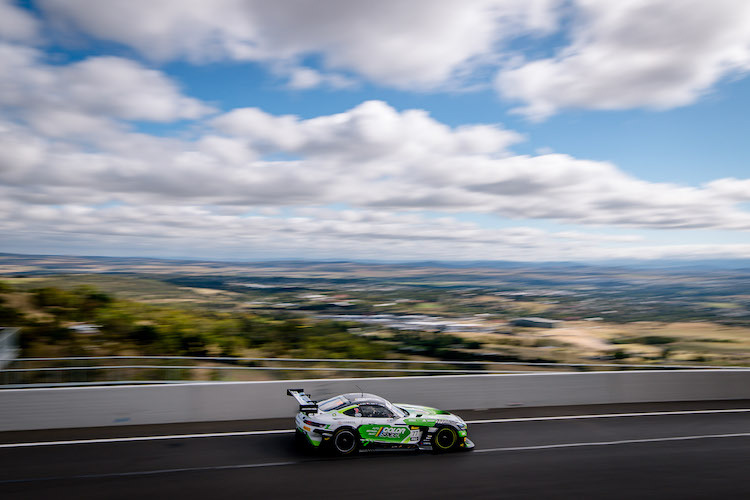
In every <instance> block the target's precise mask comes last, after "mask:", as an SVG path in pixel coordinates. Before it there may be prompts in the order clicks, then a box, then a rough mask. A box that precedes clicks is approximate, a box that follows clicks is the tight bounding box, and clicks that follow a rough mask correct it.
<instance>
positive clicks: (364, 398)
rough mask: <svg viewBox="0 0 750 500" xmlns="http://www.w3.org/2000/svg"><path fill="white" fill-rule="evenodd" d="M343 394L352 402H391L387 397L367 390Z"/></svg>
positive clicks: (385, 403) (386, 403)
mask: <svg viewBox="0 0 750 500" xmlns="http://www.w3.org/2000/svg"><path fill="white" fill-rule="evenodd" d="M341 396H342V397H344V398H346V399H347V400H349V402H351V403H352V404H384V405H388V404H389V403H388V400H386V399H385V398H381V397H380V396H376V395H375V394H370V393H367V392H350V393H347V394H342V395H341Z"/></svg>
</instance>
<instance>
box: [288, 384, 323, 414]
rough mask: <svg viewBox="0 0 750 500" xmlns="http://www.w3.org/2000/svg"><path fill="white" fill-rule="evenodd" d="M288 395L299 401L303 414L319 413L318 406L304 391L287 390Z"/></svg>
mask: <svg viewBox="0 0 750 500" xmlns="http://www.w3.org/2000/svg"><path fill="white" fill-rule="evenodd" d="M286 395H287V396H292V397H293V398H294V399H296V400H297V402H298V403H299V411H301V412H302V413H318V404H317V403H316V402H315V401H313V400H312V399H310V396H308V395H307V394H305V390H304V389H287V390H286Z"/></svg>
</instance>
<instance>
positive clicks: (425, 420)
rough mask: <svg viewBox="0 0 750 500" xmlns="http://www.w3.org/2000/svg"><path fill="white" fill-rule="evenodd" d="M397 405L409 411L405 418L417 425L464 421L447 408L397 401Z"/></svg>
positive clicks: (407, 421) (460, 422)
mask: <svg viewBox="0 0 750 500" xmlns="http://www.w3.org/2000/svg"><path fill="white" fill-rule="evenodd" d="M396 406H398V407H399V408H403V409H404V410H406V411H408V412H409V415H408V416H407V417H406V418H405V419H404V421H405V422H406V423H408V424H415V425H435V424H439V423H440V422H441V421H445V422H451V423H456V424H462V423H464V421H463V420H462V419H461V417H459V416H458V415H454V414H452V413H451V412H448V411H445V410H439V409H437V408H432V407H430V406H420V405H412V404H401V403H397V404H396Z"/></svg>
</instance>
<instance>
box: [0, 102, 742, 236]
mask: <svg viewBox="0 0 750 500" xmlns="http://www.w3.org/2000/svg"><path fill="white" fill-rule="evenodd" d="M210 126H213V127H214V130H210V129H209V130H208V131H207V132H206V134H205V135H203V136H201V137H198V138H197V139H195V140H177V139H173V138H171V139H170V138H159V137H150V136H146V135H143V134H137V133H133V132H130V131H128V130H127V129H117V128H114V129H111V130H110V131H109V132H108V134H105V135H104V136H102V137H101V138H100V140H99V141H98V142H97V143H96V147H97V149H96V150H94V151H92V150H91V149H90V148H89V147H80V146H76V144H75V143H71V142H66V141H62V140H60V139H58V138H56V136H48V137H43V136H41V135H39V133H37V132H34V131H33V130H31V129H29V128H28V127H24V126H22V125H18V124H15V125H14V124H12V123H7V122H6V123H4V124H3V123H0V144H2V145H4V146H5V148H4V150H3V153H2V155H0V183H5V184H8V185H14V186H18V187H17V188H16V189H14V190H13V191H11V192H9V193H8V194H7V195H6V196H10V197H12V198H13V199H23V200H26V201H27V202H29V203H46V204H69V203H73V202H75V200H77V199H80V198H81V196H85V193H86V192H90V193H94V194H95V195H96V196H97V197H98V198H102V199H104V200H105V201H106V200H107V199H108V198H109V199H117V200H120V201H122V202H124V203H126V204H133V205H137V204H146V205H148V204H153V203H161V204H164V203H169V204H174V205H185V206H187V205H196V206H208V205H224V206H232V205H234V206H238V207H243V206H244V207H259V206H263V207H282V206H289V207H291V206H309V205H326V204H344V205H348V206H351V207H359V208H371V209H386V210H399V211H403V212H409V211H415V210H437V211H443V212H446V213H451V212H469V211H474V212H483V213H489V214H496V215H498V216H501V217H507V218H513V219H518V220H522V219H549V220H556V221H561V222H565V223H572V224H585V225H614V226H624V227H640V228H654V229H695V228H714V229H727V230H743V231H744V230H749V229H750V212H748V211H747V210H745V209H743V208H742V205H741V203H742V202H744V201H746V200H747V196H748V188H747V182H748V180H737V179H718V180H716V181H714V182H712V183H710V184H708V185H706V186H703V187H692V186H679V185H674V184H667V183H652V182H647V181H643V180H640V179H637V178H635V177H632V176H630V175H628V174H626V173H624V172H622V171H621V170H619V169H618V168H617V167H616V166H615V165H612V164H609V163H606V162H598V161H588V160H581V159H577V158H573V157H571V156H568V155H562V154H547V155H539V156H525V155H514V154H512V153H511V152H510V150H509V149H508V148H509V147H510V146H511V145H512V144H514V143H515V142H517V141H518V140H520V139H521V137H520V136H519V135H518V134H517V133H515V132H512V131H508V130H505V129H503V128H502V127H500V126H498V125H487V124H477V125H471V126H460V127H453V128H452V127H449V126H447V125H445V124H443V123H440V122H439V121H437V120H435V119H434V118H432V117H430V116H429V114H427V113H426V112H424V111H422V110H404V111H397V110H396V109H394V108H392V107H390V106H389V105H387V104H386V103H383V102H379V101H370V102H365V103H362V104H361V105H359V106H356V107H355V108H352V109H350V110H348V111H345V112H342V113H337V114H334V115H326V116H320V117H316V118H311V119H300V118H298V117H295V116H288V115H287V116H275V115H271V114H268V113H265V112H263V111H261V110H259V109H256V108H245V109H236V110H233V111H231V112H229V113H226V114H223V115H220V116H218V117H216V118H214V119H212V121H211V122H210Z"/></svg>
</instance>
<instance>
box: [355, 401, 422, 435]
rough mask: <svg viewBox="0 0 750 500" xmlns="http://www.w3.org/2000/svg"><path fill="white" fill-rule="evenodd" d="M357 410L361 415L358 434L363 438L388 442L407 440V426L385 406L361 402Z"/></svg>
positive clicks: (408, 433)
mask: <svg viewBox="0 0 750 500" xmlns="http://www.w3.org/2000/svg"><path fill="white" fill-rule="evenodd" d="M359 410H360V413H361V415H362V425H360V427H359V434H360V437H361V438H362V439H363V440H365V441H372V442H375V443H390V444H398V443H407V442H409V437H410V432H409V426H408V425H406V424H405V423H403V422H402V421H401V419H399V418H396V415H394V414H393V412H392V411H391V410H389V409H388V408H386V407H385V406H381V405H378V404H362V405H359Z"/></svg>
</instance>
